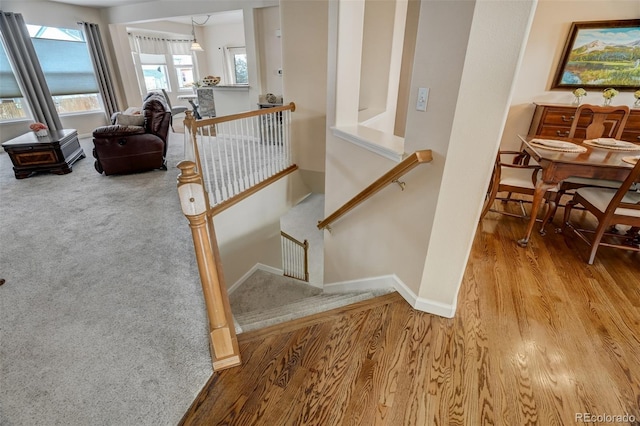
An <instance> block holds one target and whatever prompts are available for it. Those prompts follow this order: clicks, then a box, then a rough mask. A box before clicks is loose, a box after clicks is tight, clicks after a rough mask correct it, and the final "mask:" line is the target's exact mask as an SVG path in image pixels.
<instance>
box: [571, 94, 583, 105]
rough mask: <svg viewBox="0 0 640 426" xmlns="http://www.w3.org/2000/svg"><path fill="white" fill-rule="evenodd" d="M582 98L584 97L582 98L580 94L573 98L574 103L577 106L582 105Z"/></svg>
mask: <svg viewBox="0 0 640 426" xmlns="http://www.w3.org/2000/svg"><path fill="white" fill-rule="evenodd" d="M581 99H582V98H581V97H580V96H576V97H575V98H574V99H573V104H574V105H575V106H580V100H581Z"/></svg>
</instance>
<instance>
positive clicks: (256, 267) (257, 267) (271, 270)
mask: <svg viewBox="0 0 640 426" xmlns="http://www.w3.org/2000/svg"><path fill="white" fill-rule="evenodd" d="M258 270H260V271H265V272H269V273H271V274H276V275H282V274H284V271H283V270H282V269H278V268H274V267H273V266H269V265H264V264H262V263H256V264H255V265H253V267H252V268H251V269H249V270H248V271H247V272H246V273H245V274H244V275H243V276H241V277H240V278H239V279H238V281H236V282H235V283H233V285H232V286H231V287H229V288H228V289H227V293H228V294H231V293H233V292H234V291H235V290H236V289H237V288H238V287H240V285H241V284H242V283H244V282H245V281H246V280H247V279H249V277H250V276H251V275H252V274H253V273H254V272H256V271H258Z"/></svg>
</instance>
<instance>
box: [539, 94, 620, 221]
mask: <svg viewBox="0 0 640 426" xmlns="http://www.w3.org/2000/svg"><path fill="white" fill-rule="evenodd" d="M629 113H630V110H629V107H628V106H626V105H618V106H599V105H589V104H584V105H580V106H579V107H578V109H577V110H576V113H575V115H574V116H573V121H572V122H571V128H570V130H569V136H568V137H569V138H578V139H584V140H590V139H597V138H614V139H620V138H621V137H622V132H623V130H624V126H625V124H626V123H627V119H628V118H629ZM585 186H596V187H602V188H617V187H618V186H620V182H617V181H608V180H602V179H591V178H580V177H572V178H569V179H566V180H565V181H563V182H562V184H561V185H560V188H559V189H558V191H557V192H556V194H555V197H552V198H550V200H549V208H548V209H547V213H546V215H545V217H544V219H542V226H541V231H540V232H541V233H544V228H545V226H546V225H547V224H548V223H549V222H551V221H552V220H553V217H554V216H555V213H556V210H557V208H558V204H560V198H562V196H563V195H564V194H565V193H567V192H568V191H574V190H576V189H578V188H582V187H585Z"/></svg>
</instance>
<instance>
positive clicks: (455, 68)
mask: <svg viewBox="0 0 640 426" xmlns="http://www.w3.org/2000/svg"><path fill="white" fill-rule="evenodd" d="M349 6H351V5H349ZM472 13H473V3H470V2H427V3H423V4H422V6H421V15H420V26H419V32H418V36H417V42H418V45H417V47H416V55H415V64H414V72H413V76H414V77H413V78H414V80H415V81H414V82H413V83H412V87H413V86H414V85H416V84H420V85H422V86H424V87H432V91H433V92H434V93H433V94H432V98H431V100H430V103H429V109H428V111H427V113H419V114H418V115H416V114H412V113H411V112H409V118H410V122H409V123H408V127H407V135H406V138H405V143H406V145H407V146H408V149H407V152H413V151H415V150H418V149H427V148H428V149H432V150H433V151H434V157H435V159H434V161H433V163H431V164H429V165H426V166H419V167H418V169H416V170H414V171H412V172H411V173H410V174H408V175H406V176H405V177H404V178H403V181H405V182H406V184H407V186H406V189H405V190H404V191H400V189H399V188H398V187H397V186H395V185H393V186H389V187H387V188H386V189H384V190H383V191H382V192H381V193H379V194H377V195H375V196H374V197H372V198H370V199H369V200H367V201H365V203H364V204H362V205H361V206H359V207H357V208H356V209H355V210H353V211H352V212H351V213H349V214H348V215H347V216H345V217H344V218H343V219H341V220H340V221H338V222H337V223H336V224H335V225H334V226H333V228H334V231H333V232H332V233H331V234H329V233H327V232H325V281H326V282H328V283H331V282H340V281H347V280H352V279H358V278H363V277H370V276H378V275H387V274H392V273H396V274H397V275H398V276H399V277H400V279H401V280H402V281H403V282H404V283H405V284H406V285H407V286H409V288H410V289H411V290H412V291H413V292H414V293H415V294H417V293H418V290H419V287H420V280H421V276H422V266H423V264H424V259H425V256H426V252H427V244H428V240H429V237H430V231H431V222H432V220H433V215H434V211H435V208H436V205H437V200H438V192H439V188H440V180H441V176H442V173H443V169H444V160H445V158H446V151H447V148H448V144H449V138H450V133H451V126H452V122H453V115H454V112H455V106H456V94H457V90H458V86H459V84H460V76H461V73H462V65H463V61H464V56H465V52H466V46H467V39H468V37H467V36H468V32H469V28H470V25H471V16H472ZM348 21H351V19H349V20H348ZM340 37H342V34H340ZM342 56H343V55H342V54H341V55H340V56H339V58H341V57H342ZM434 57H436V58H446V61H445V60H440V61H434V60H433V58H434ZM347 68H348V67H347ZM339 92H340V89H339V88H338V99H337V100H336V103H337V105H336V106H335V108H336V109H337V108H338V107H339V106H340V105H342V104H343V100H342V94H340V93H339ZM413 92H414V90H411V93H412V98H411V100H410V104H411V103H412V102H413V103H414V104H415V94H414V93H413ZM395 164H396V163H394V162H392V161H390V160H387V159H385V158H382V157H380V156H378V155H376V154H373V153H371V152H369V151H365V150H363V149H361V148H359V147H355V146H354V145H352V144H350V143H348V142H345V141H343V140H341V139H338V138H336V137H334V136H332V135H329V136H328V137H327V165H326V167H327V172H326V187H327V189H326V196H325V214H326V215H328V214H329V213H331V212H333V211H334V210H335V209H337V208H338V207H339V206H340V205H342V204H343V203H344V202H346V201H347V200H349V199H350V198H351V197H353V196H354V195H355V194H357V193H358V192H359V191H360V190H362V189H363V188H364V187H366V186H367V185H369V184H370V183H371V182H373V181H374V180H375V179H377V178H378V177H380V176H381V175H382V174H383V173H384V172H386V171H387V170H388V169H390V168H391V167H393V166H394V165H395Z"/></svg>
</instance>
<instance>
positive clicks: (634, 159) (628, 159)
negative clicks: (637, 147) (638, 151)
mask: <svg viewBox="0 0 640 426" xmlns="http://www.w3.org/2000/svg"><path fill="white" fill-rule="evenodd" d="M638 160H640V157H633V156H629V157H622V161H624V162H625V163H629V164H634V165H635V164H636V163H637V162H638Z"/></svg>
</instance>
